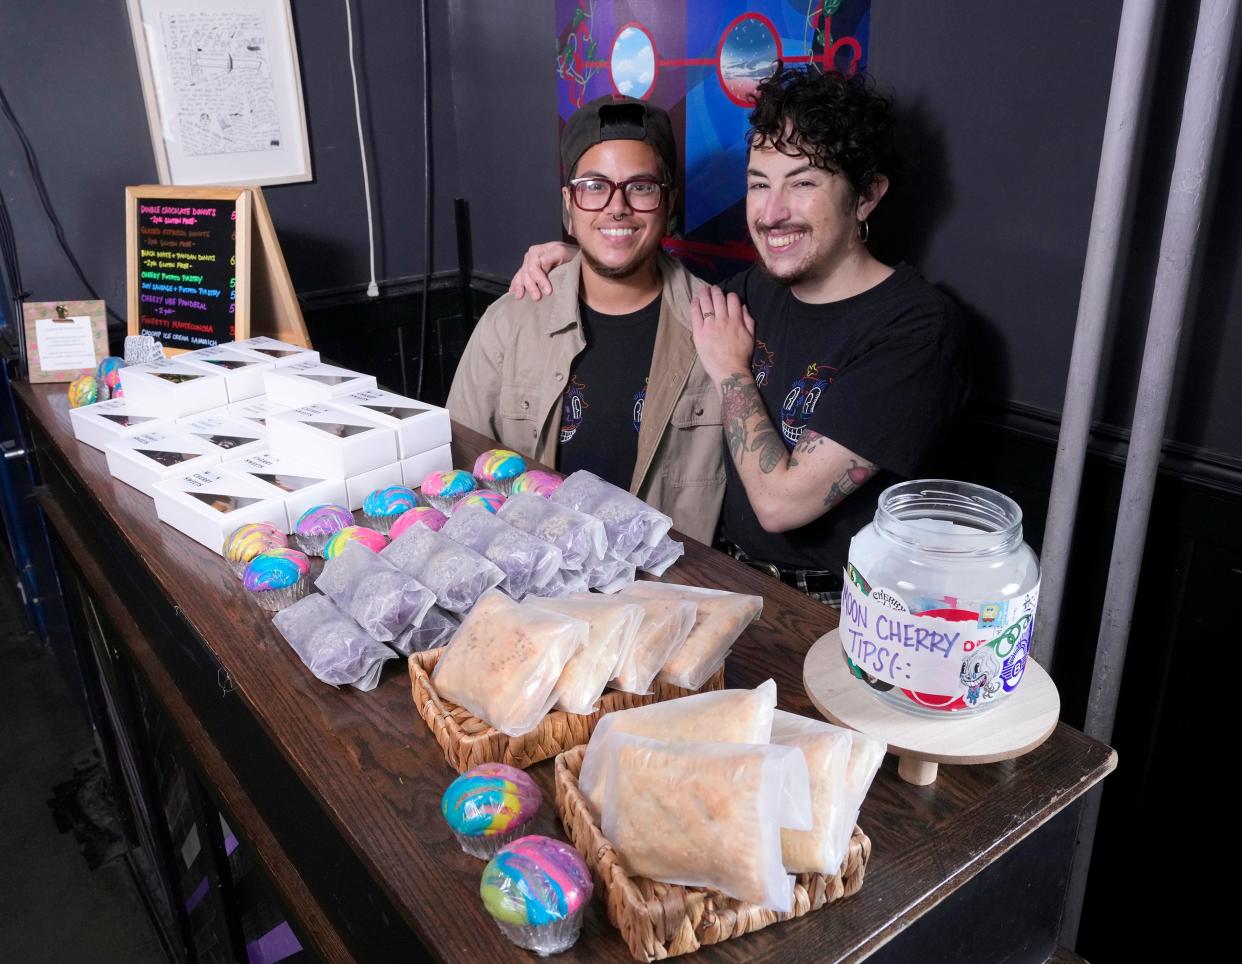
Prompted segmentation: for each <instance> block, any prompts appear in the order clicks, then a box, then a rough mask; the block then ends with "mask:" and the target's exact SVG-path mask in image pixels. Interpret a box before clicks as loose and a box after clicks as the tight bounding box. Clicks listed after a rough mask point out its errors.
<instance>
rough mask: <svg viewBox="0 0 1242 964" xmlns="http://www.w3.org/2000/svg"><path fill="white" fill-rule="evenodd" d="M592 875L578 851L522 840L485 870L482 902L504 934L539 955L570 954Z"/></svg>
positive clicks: (549, 841) (535, 838) (558, 844)
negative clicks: (563, 952) (565, 952)
mask: <svg viewBox="0 0 1242 964" xmlns="http://www.w3.org/2000/svg"><path fill="white" fill-rule="evenodd" d="M593 889H594V884H593V883H592V881H591V871H590V869H589V868H588V867H587V865H586V861H585V860H583V859H582V856H581V855H580V854H579V853H578V851H576V850H574V848H573V847H571V846H570V845H569V844H567V843H562V842H561V841H559V840H553V839H552V838H551V837H540V836H535V835H532V836H529V837H519V838H518V839H517V840H515V841H513V843H511V844H509V845H508V846H507V847H504V848H503V849H502V850H500V851H499V852H498V853H497V854H496V856H495V857H493V858H492V859H491V861H490V862H489V863H488V865H487V866H486V867H484V868H483V879H482V880H481V881H480V882H479V896H480V897H482V898H483V906H484V907H486V908H487V912H488V913H489V914H491V915H492V917H493V918H494V919H495V921H496V923H497V925H498V926H499V927H500V930H501V933H503V934H504V935H505V937H507V938H509V940H511V941H513V943H514V944H516V945H517V946H518V947H524V948H526V949H527V950H528V951H534V952H535V953H536V954H541V955H544V956H546V955H548V954H558V953H560V952H561V951H564V950H568V949H569V948H570V947H572V946H573V944H574V941H576V940H577V939H578V933H579V931H581V930H582V912H583V910H584V909H585V908H586V905H587V904H588V903H589V902H590V900H591V891H592V890H593Z"/></svg>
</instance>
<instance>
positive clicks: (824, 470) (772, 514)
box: [690, 288, 877, 532]
mask: <svg viewBox="0 0 1242 964" xmlns="http://www.w3.org/2000/svg"><path fill="white" fill-rule="evenodd" d="M690 314H691V320H692V322H693V326H694V343H695V347H696V348H697V349H698V352H699V359H700V361H701V362H702V363H703V367H704V368H705V369H706V370H707V374H708V375H709V376H710V377H711V379H712V381H713V382H715V383H716V385H717V386H718V387H719V388H720V413H721V422H722V424H723V427H724V436H725V444H726V445H727V446H728V449H729V456H730V458H732V459H733V464H734V466H736V467H737V472H738V475H739V476H740V477H741V479H742V485H743V486H744V487H745V488H746V496H747V498H748V499H749V500H750V505H751V508H752V509H754V511H755V515H756V517H757V518H758V519H759V524H760V525H761V526H763V528H764V529H766V530H767V531H768V532H785V531H787V530H789V529H797V528H799V527H800V526H804V525H806V524H807V523H808V522H812V521H814V520H815V519H818V518H819V517H820V516H821V515H823V514H824V513H825V512H827V511H829V510H830V509H832V508H833V507H835V506H837V505H839V504H840V502H841V500H843V499H844V498H845V497H846V496H848V495H849V494H850V493H851V492H853V491H854V490H856V489H857V488H858V487H859V486H861V485H862V484H863V483H864V482H866V481H867V480H868V479H869V478H871V476H872V475H874V474H875V472H876V469H877V466H875V465H873V464H872V463H870V462H868V461H867V460H866V459H863V458H861V457H860V456H858V455H856V454H855V453H853V452H851V451H850V450H849V449H847V448H845V447H844V446H843V445H838V444H837V443H836V442H834V441H833V440H832V439H830V438H828V437H827V436H824V435H819V434H818V433H816V432H813V431H810V430H804V431H803V433H802V437H801V439H800V440H799V442H798V445H797V446H796V447H795V448H794V450H793V451H792V452H789V451H788V450H787V449H786V448H785V443H784V442H783V441H781V435H780V432H779V431H777V429H776V427H775V426H774V425H773V424H772V418H771V416H770V415H768V411H767V409H766V408H765V407H764V405H763V398H762V397H761V396H760V394H759V389H758V387H756V385H755V380H754V378H752V377H751V374H750V356H751V353H752V352H753V350H754V330H755V327H754V321H753V320H751V317H750V314H749V313H748V312H747V311H746V309H745V308H744V307H743V306H742V304H741V302H740V301H739V300H738V298H737V296H736V295H733V294H730V295H729V296H728V297H727V298H726V297H725V296H724V295H723V294H721V293H720V290H719V289H718V288H717V289H711V288H704V289H703V290H702V291H700V292H699V294H698V296H697V297H696V298H695V301H694V303H693V304H692V305H691V312H690Z"/></svg>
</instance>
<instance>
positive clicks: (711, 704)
mask: <svg viewBox="0 0 1242 964" xmlns="http://www.w3.org/2000/svg"><path fill="white" fill-rule="evenodd" d="M775 712H776V681H775V680H766V681H765V682H763V683H760V684H759V685H758V686H756V687H755V688H754V689H753V690H714V691H712V692H710V693H695V694H694V695H693V696H683V697H682V698H681V699H678V700H666V701H665V702H663V703H652V704H650V705H649V706H636V707H634V708H633V709H629V710H619V711H617V712H615V713H608V714H606V715H605V716H604V717H603V719H601V720H600V721H599V723H597V724H596V726H595V730H594V732H593V733H592V734H591V741H590V742H589V743H588V744H587V749H586V755H585V756H584V757H583V758H582V769H581V770H580V771H579V773H578V787H579V789H581V790H582V793H583V795H584V796H585V797H586V798H587V800H589V801H590V802H591V805H592V806H593V807H594V809H595V814H596V816H598V815H599V812H600V806H601V804H602V803H603V800H604V797H605V795H606V793H607V785H606V780H607V773H606V767H605V766H604V760H605V757H606V754H605V753H603V752H601V750H600V748H601V747H602V746H603V745H604V742H605V741H606V740H607V739H608V737H609V735H610V734H612V733H632V734H634V735H635V736H647V737H651V738H652V739H656V740H665V741H668V742H670V743H768V742H769V741H770V740H771V735H772V716H773V714H774V713H775Z"/></svg>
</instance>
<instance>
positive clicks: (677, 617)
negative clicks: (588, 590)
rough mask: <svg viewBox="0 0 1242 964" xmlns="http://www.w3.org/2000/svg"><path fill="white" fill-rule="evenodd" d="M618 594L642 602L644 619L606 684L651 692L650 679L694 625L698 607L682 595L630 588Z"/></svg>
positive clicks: (619, 596)
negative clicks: (640, 593)
mask: <svg viewBox="0 0 1242 964" xmlns="http://www.w3.org/2000/svg"><path fill="white" fill-rule="evenodd" d="M630 588H633V587H630ZM617 598H618V599H624V600H625V601H626V602H632V603H637V604H638V605H640V606H642V607H643V622H642V625H641V626H639V627H638V640H637V641H636V642H635V643H634V649H633V651H631V653H630V655H629V657H628V658H627V659H625V660H622V661H621V663H619V664H618V666H617V671H616V673H615V675H614V676H613V678H612V682H611V683H610V684H609V685H610V686H612V688H613V689H616V690H621V691H623V692H625V693H650V692H651V681H652V680H654V679H655V678H656V674H657V673H658V672H660V668H661V667H662V666H664V664H665V663H666V662H668V658H669V657H670V656H672V655H673V653H674V652H675V651H676V650H677V648H678V647H679V646H681V644H682V643H684V642H685V641H686V637H687V636H688V635H690V630H691V629H693V628H694V619H695V613H696V611H697V609H698V607H697V606H695V604H694V603H692V602H688V601H686V600H685V599H674V598H660V599H657V598H655V597H652V596H632V595H631V594H630V589H626V590H624V591H623V592H620V593H618V594H617Z"/></svg>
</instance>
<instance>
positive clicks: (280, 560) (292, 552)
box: [242, 549, 310, 612]
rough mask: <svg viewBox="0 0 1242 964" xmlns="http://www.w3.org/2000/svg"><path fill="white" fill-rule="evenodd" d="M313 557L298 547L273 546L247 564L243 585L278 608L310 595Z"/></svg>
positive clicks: (264, 605) (258, 600)
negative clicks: (308, 577)
mask: <svg viewBox="0 0 1242 964" xmlns="http://www.w3.org/2000/svg"><path fill="white" fill-rule="evenodd" d="M309 572H310V559H308V558H307V557H306V553H304V552H298V551H297V550H296V549H269V550H268V551H267V552H260V553H259V554H258V555H257V556H255V557H254V558H253V559H251V560H250V562H249V563H248V564H247V565H246V571H245V572H244V573H242V586H244V587H245V589H246V592H248V593H250V597H251V598H252V599H253V600H254V601H255V602H256V603H258V604H259V606H260V607H261V608H263V609H266V610H268V611H269V612H278V611H280V610H281V609H284V608H285V607H287V606H292V605H293V604H294V603H295V602H297V601H298V600H299V599H301V598H302V597H303V596H305V595H306V590H307V587H308V586H309V585H310V583H309V581H308V580H307V578H306V574H307V573H309Z"/></svg>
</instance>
